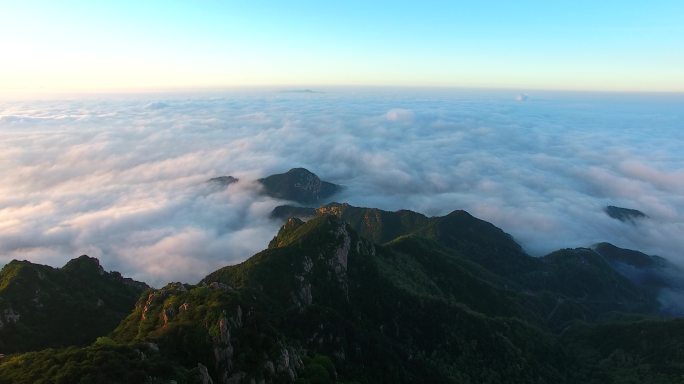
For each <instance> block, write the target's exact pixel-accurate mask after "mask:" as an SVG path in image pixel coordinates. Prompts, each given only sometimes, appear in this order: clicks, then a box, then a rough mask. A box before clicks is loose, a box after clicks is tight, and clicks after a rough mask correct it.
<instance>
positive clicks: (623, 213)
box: [603, 205, 648, 224]
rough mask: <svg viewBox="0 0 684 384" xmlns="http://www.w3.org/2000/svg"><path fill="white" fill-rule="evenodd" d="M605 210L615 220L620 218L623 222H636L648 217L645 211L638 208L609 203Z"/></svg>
mask: <svg viewBox="0 0 684 384" xmlns="http://www.w3.org/2000/svg"><path fill="white" fill-rule="evenodd" d="M603 211H604V212H606V214H607V215H608V216H610V217H612V218H613V219H615V220H620V221H622V222H627V223H632V224H636V221H637V220H640V219H645V218H647V217H648V215H646V214H645V213H643V212H641V211H640V210H638V209H631V208H623V207H616V206H614V205H608V206H606V207H605V208H604V209H603Z"/></svg>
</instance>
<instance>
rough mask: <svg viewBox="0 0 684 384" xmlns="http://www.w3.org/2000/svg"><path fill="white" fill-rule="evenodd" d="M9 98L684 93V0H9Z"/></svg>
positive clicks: (2, 39)
mask: <svg viewBox="0 0 684 384" xmlns="http://www.w3.org/2000/svg"><path fill="white" fill-rule="evenodd" d="M0 52H1V53H0V55H1V57H2V59H1V60H0V96H1V95H20V94H24V95H38V94H43V93H83V92H85V93H88V92H122V91H124V92H130V91H153V90H179V89H185V90H187V89H205V88H230V87H242V86H286V87H287V86H311V87H313V86H322V85H354V86H427V87H475V88H480V87H481V88H510V89H521V90H535V89H559V90H568V89H573V90H602V91H606V90H608V91H667V92H672V91H674V92H683V91H684V70H682V68H684V2H682V1H679V0H654V1H648V2H645V1H624V0H623V1H612V0H608V1H586V0H580V1H572V2H570V1H562V2H561V1H548V0H545V1H529V0H519V1H467V2H466V1H420V2H418V1H356V0H352V1H192V2H188V1H127V0H122V1H116V2H114V1H112V2H104V1H70V0H65V1H59V2H56V1H50V0H26V1H8V0H0Z"/></svg>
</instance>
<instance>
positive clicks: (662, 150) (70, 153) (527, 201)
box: [0, 90, 684, 285]
mask: <svg viewBox="0 0 684 384" xmlns="http://www.w3.org/2000/svg"><path fill="white" fill-rule="evenodd" d="M676 98H677V96H672V97H671V98H661V99H658V100H652V99H649V98H648V97H646V96H611V95H603V96H601V97H598V96H586V95H579V94H535V95H534V98H530V99H529V100H528V102H526V103H518V102H516V101H515V98H514V97H513V96H512V95H510V94H507V95H497V94H492V93H475V92H473V93H464V92H447V91H434V92H422V91H416V92H415V93H411V92H408V91H407V92H406V93H404V94H400V95H397V94H396V92H392V93H390V92H387V93H386V94H383V93H382V92H381V91H378V93H376V94H371V93H360V94H359V93H354V92H350V91H339V90H331V91H329V92H326V93H317V94H296V93H279V92H264V93H256V92H245V93H233V94H223V95H216V94H214V95H204V96H202V95H199V96H197V95H196V96H192V97H190V96H182V95H179V96H174V97H166V98H163V99H159V98H154V97H152V96H150V97H145V98H143V97H139V98H138V99H131V98H128V99H124V98H120V97H119V98H115V97H112V98H101V99H81V100H69V101H40V102H26V101H23V102H3V103H0V169H1V172H0V263H4V262H7V261H9V260H10V259H13V258H16V259H29V260H33V261H35V262H41V263H48V264H51V265H61V264H63V263H64V262H65V261H66V260H68V259H69V258H72V257H75V256H78V255H80V254H84V253H85V254H89V255H91V256H96V257H99V258H100V259H101V260H102V263H103V265H104V266H105V267H106V268H107V269H116V270H120V271H121V272H122V273H124V274H125V275H128V276H132V277H135V278H137V279H141V280H145V281H148V282H150V283H151V284H155V285H160V284H163V283H165V282H167V281H172V280H180V281H187V282H196V281H197V280H198V279H199V278H201V277H202V276H204V275H205V274H207V273H208V272H211V271H212V270H214V269H216V268H218V267H221V266H224V265H227V264H232V263H236V262H239V261H241V260H244V259H245V258H247V257H248V256H250V255H251V254H253V253H255V252H257V251H259V250H261V249H263V248H264V247H265V246H266V245H267V243H268V241H269V240H270V239H271V238H272V236H273V235H274V234H275V232H276V231H277V228H278V223H276V222H273V221H271V220H270V219H269V218H268V213H269V212H270V210H271V209H272V208H273V207H275V206H276V205H278V204H282V203H283V202H282V201H277V200H274V199H271V198H268V197H264V196H261V195H260V194H259V193H258V192H259V191H258V190H259V186H258V185H257V184H255V183H253V182H250V180H255V179H257V178H259V177H263V176H267V175H269V174H272V173H276V172H282V171H285V170H287V169H289V168H291V167H296V166H303V167H306V168H308V169H310V170H312V171H314V172H316V173H317V174H318V175H319V176H321V177H322V178H324V179H326V180H330V181H333V182H336V183H339V184H343V185H345V186H346V187H347V188H346V189H345V190H344V192H343V193H342V194H341V195H339V196H336V197H335V200H337V201H347V202H349V203H351V204H354V205H361V206H373V207H379V208H383V209H389V210H396V209H401V208H407V209H413V210H416V211H420V212H423V213H426V214H428V215H442V214H446V213H448V212H450V211H452V210H454V209H466V210H468V211H470V212H471V213H472V214H474V215H476V216H478V217H481V218H483V219H485V220H488V221H491V222H492V223H494V224H495V225H497V226H499V227H501V228H503V229H504V230H505V231H507V232H509V233H511V234H512V235H513V236H514V237H515V238H516V239H517V240H518V241H519V242H520V243H521V244H522V245H523V246H524V247H525V249H526V250H528V252H530V253H531V254H533V255H543V254H545V253H547V252H550V251H552V250H555V249H557V248H561V247H577V246H588V245H591V244H593V243H595V242H599V241H608V242H612V243H614V244H616V245H618V246H621V247H627V248H635V249H639V250H642V251H644V252H647V253H651V254H659V255H661V256H664V257H667V258H669V259H671V260H673V261H674V262H676V263H680V264H683V263H684V240H683V239H682V237H681V233H683V232H684V220H683V219H682V212H683V211H684V184H683V182H682V180H684V154H683V153H682V152H681V148H679V147H680V145H679V143H681V142H684V137H683V136H684V129H682V128H683V127H682V120H681V112H679V106H680V101H681V100H677V99H676ZM399 122H400V123H401V129H397V127H396V124H397V123H399ZM221 175H232V176H236V177H239V178H240V182H238V183H236V184H232V185H231V186H230V187H229V188H227V189H217V188H216V187H215V186H212V185H209V184H207V183H205V181H206V180H207V179H209V178H211V177H215V176H221ZM608 204H612V205H618V206H624V207H629V208H636V209H639V210H641V211H643V212H645V213H646V214H648V215H649V218H648V219H646V220H643V221H641V222H640V224H639V225H632V224H629V223H622V222H619V221H617V220H613V219H611V218H609V217H608V216H607V215H606V214H605V213H604V212H603V209H602V208H603V207H604V206H605V205H608Z"/></svg>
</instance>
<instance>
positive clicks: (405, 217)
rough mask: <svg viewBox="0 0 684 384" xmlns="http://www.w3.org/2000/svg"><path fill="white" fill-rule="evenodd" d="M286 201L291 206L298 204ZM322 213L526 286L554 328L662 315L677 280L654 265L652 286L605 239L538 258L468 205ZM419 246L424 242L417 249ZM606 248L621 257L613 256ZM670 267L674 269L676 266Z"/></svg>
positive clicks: (340, 208) (399, 246)
mask: <svg viewBox="0 0 684 384" xmlns="http://www.w3.org/2000/svg"><path fill="white" fill-rule="evenodd" d="M282 207H283V208H282V209H286V210H289V209H290V208H288V207H291V206H282ZM322 215H335V216H337V217H339V218H340V219H342V220H343V221H346V222H348V223H349V225H350V226H351V227H352V228H353V229H354V230H356V231H357V232H358V233H359V234H360V235H361V236H362V237H366V238H368V239H372V240H373V241H374V242H376V243H385V244H386V245H389V246H390V247H391V248H393V249H395V250H396V251H397V252H405V251H404V250H405V249H412V252H411V258H412V260H416V259H417V258H419V257H420V256H419V255H422V254H427V253H430V252H434V251H436V250H439V252H440V253H441V254H442V255H449V257H451V259H452V260H459V262H460V263H461V265H462V266H466V265H468V266H469V267H468V268H470V269H469V270H470V271H471V273H474V274H475V275H477V276H480V277H481V278H482V279H483V280H486V281H489V282H497V284H498V286H499V287H504V286H507V287H510V288H512V289H513V288H514V289H516V290H518V291H519V292H526V294H527V297H526V298H525V299H524V301H526V302H527V303H528V306H530V308H533V309H531V311H533V312H535V313H537V314H538V315H539V317H540V318H542V319H544V320H543V321H542V322H543V323H544V324H545V325H547V326H551V327H552V328H553V329H562V328H564V327H565V326H567V325H568V324H569V322H571V321H574V320H591V321H593V320H596V319H599V318H602V317H604V316H606V315H610V314H611V313H613V312H615V311H628V312H639V313H646V314H648V313H655V312H657V311H658V310H659V309H662V303H660V302H659V301H658V295H659V293H660V292H661V291H662V290H663V289H667V288H670V287H671V286H672V284H671V283H670V282H671V281H672V279H670V280H665V279H663V278H661V279H660V280H657V279H656V278H655V276H660V275H659V274H657V273H655V272H653V271H655V270H653V269H650V270H649V271H651V272H649V273H650V274H649V275H648V276H651V278H650V279H644V280H647V281H649V282H650V286H648V287H647V286H646V285H645V284H642V283H641V282H640V281H639V280H638V279H634V278H633V277H634V276H632V275H633V274H632V275H628V274H626V273H625V268H623V267H622V266H621V265H620V264H619V261H620V260H618V258H617V256H616V255H617V254H618V253H620V254H622V255H623V256H622V257H623V258H628V256H624V255H626V254H627V253H628V250H621V251H620V252H616V251H615V250H619V248H617V247H613V246H610V247H612V248H610V247H609V245H608V244H604V245H597V247H596V249H595V250H592V249H585V248H581V249H576V250H570V249H566V250H560V251H557V252H554V253H552V254H550V255H548V256H546V257H543V258H534V257H531V256H529V255H527V254H526V253H525V252H524V251H523V249H522V248H521V247H520V245H519V244H517V243H516V242H515V241H514V239H513V238H512V237H511V236H510V235H509V234H507V233H505V232H504V231H502V230H501V229H499V228H497V227H496V226H494V225H492V224H491V223H488V222H486V221H483V220H480V219H478V218H475V217H473V216H472V215H470V214H468V213H467V212H465V211H458V210H457V211H454V212H452V213H450V214H448V215H446V216H442V217H439V216H438V217H430V218H428V217H426V216H424V215H421V214H419V213H415V212H411V211H406V210H401V211H397V212H388V211H382V210H379V209H375V208H361V207H354V206H351V205H349V204H338V203H331V204H328V205H325V206H322V207H320V208H318V209H315V210H314V209H312V210H311V211H310V214H309V215H308V216H322ZM407 237H408V238H407ZM393 239H394V240H393ZM416 244H421V246H420V247H416V248H412V247H414V246H416ZM611 250H613V252H611ZM601 252H605V253H606V254H610V255H613V256H612V259H609V258H606V257H605V256H603V255H602V254H601ZM632 252H633V251H632ZM640 255H641V256H640V257H642V258H645V259H647V260H649V262H651V263H656V264H657V263H662V259H659V258H652V257H650V256H646V255H643V254H640ZM632 259H635V257H632ZM670 267H671V266H669V265H668V266H667V268H666V270H672V268H670ZM673 268H674V267H673ZM641 271H642V272H643V271H645V270H644V269H641ZM431 273H435V271H433V272H431ZM406 278H407V279H406V280H408V279H410V277H409V276H406ZM646 288H648V289H646ZM520 300H523V299H520ZM670 312H672V311H670Z"/></svg>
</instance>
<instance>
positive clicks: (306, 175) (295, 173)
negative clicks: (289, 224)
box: [258, 168, 341, 204]
mask: <svg viewBox="0 0 684 384" xmlns="http://www.w3.org/2000/svg"><path fill="white" fill-rule="evenodd" d="M258 181H259V182H260V183H261V184H262V185H263V186H264V192H265V193H266V194H267V195H269V196H273V197H275V198H278V199H285V200H291V201H296V202H298V203H302V204H311V203H319V202H320V201H321V200H323V199H326V198H328V197H330V196H332V195H334V194H335V193H337V192H339V191H340V189H341V187H340V186H339V185H336V184H333V183H329V182H327V181H322V180H321V179H319V178H318V176H316V175H315V174H314V173H312V172H310V171H309V170H307V169H304V168H292V169H290V170H289V171H287V172H285V173H280V174H277V175H271V176H268V177H265V178H263V179H259V180H258Z"/></svg>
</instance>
